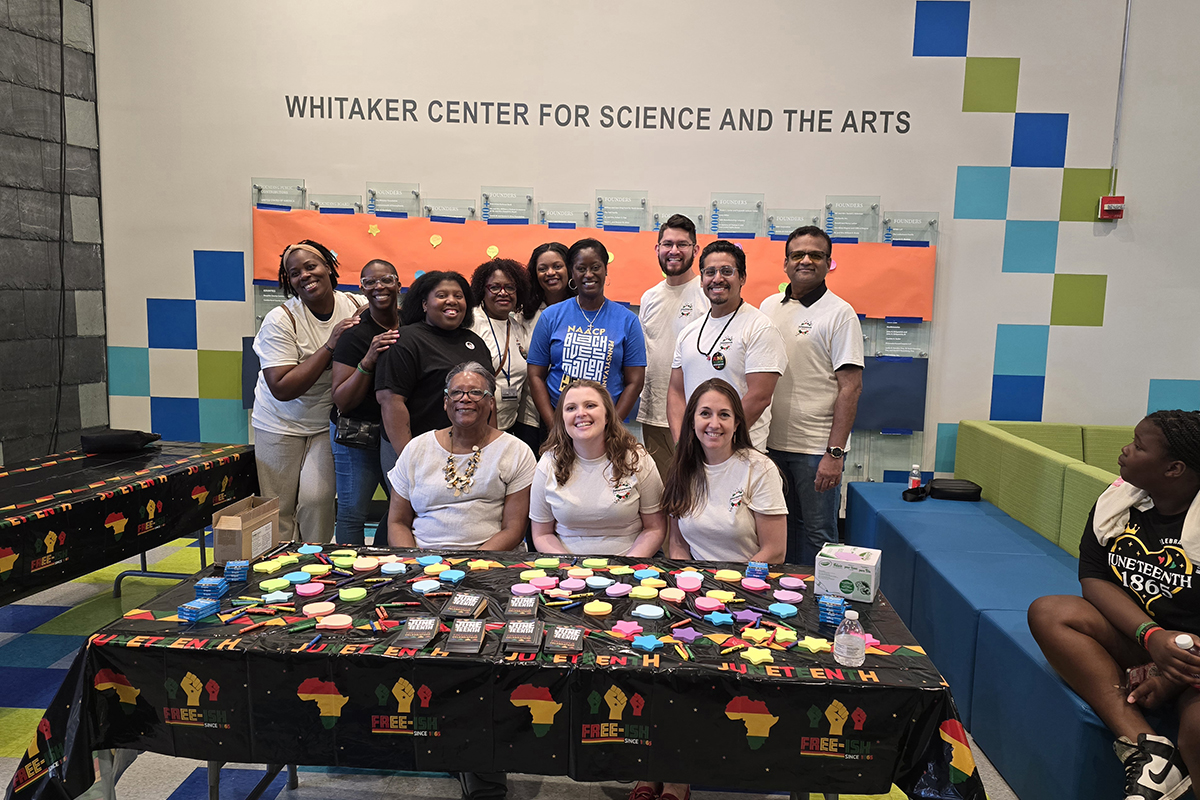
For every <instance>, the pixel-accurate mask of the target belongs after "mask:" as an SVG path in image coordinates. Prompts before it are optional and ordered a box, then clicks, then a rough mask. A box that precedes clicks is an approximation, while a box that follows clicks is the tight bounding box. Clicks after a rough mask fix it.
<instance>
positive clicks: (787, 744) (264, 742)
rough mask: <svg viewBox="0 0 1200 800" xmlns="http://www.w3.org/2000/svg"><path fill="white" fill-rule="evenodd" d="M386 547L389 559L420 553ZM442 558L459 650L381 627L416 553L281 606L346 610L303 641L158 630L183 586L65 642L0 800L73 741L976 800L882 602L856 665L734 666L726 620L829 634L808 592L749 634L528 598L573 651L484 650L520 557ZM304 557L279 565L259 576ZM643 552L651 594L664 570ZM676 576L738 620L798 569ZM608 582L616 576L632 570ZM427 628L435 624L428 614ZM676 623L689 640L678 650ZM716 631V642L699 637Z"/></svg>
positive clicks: (249, 757) (407, 592) (58, 761)
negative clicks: (653, 580)
mask: <svg viewBox="0 0 1200 800" xmlns="http://www.w3.org/2000/svg"><path fill="white" fill-rule="evenodd" d="M285 547H287V546H285ZM331 549H332V548H331V547H330V546H326V550H327V551H329V550H331ZM359 550H360V552H362V553H368V554H369V553H376V554H378V553H384V552H388V551H372V550H370V549H369V548H359ZM394 552H395V553H396V554H397V555H399V556H401V558H402V559H405V560H408V561H411V560H412V558H413V556H415V555H420V554H421V553H420V552H419V551H417V552H414V551H394ZM442 555H444V556H445V557H446V559H447V560H448V561H450V562H453V563H454V564H455V565H456V566H457V567H458V568H461V569H462V570H464V571H465V572H466V577H465V578H464V579H463V581H462V583H461V584H459V585H458V587H456V588H457V590H458V591H465V592H472V593H476V594H479V595H482V596H483V597H485V598H487V601H488V602H487V606H486V608H485V609H484V612H483V614H482V617H481V618H482V619H485V620H486V621H487V622H488V623H490V624H491V627H492V628H494V630H489V631H488V633H487V634H486V637H485V641H484V644H483V648H482V650H481V652H480V653H478V654H475V655H456V654H450V653H448V652H447V633H446V632H445V631H443V632H441V633H440V634H439V635H438V636H437V638H435V639H434V640H433V641H432V642H430V644H429V645H427V646H425V647H420V648H416V647H406V646H404V645H403V644H402V643H400V642H398V641H397V638H398V636H399V634H400V630H401V628H400V627H399V625H398V623H399V622H403V620H404V619H406V618H407V617H409V616H413V615H436V614H439V613H440V612H443V606H444V605H445V604H446V603H447V602H449V598H445V597H438V598H422V597H419V596H416V595H414V593H413V590H412V586H413V584H412V583H411V582H410V581H411V579H412V578H414V577H416V576H417V574H418V571H419V570H421V567H420V566H419V565H416V564H410V565H409V566H408V572H407V574H404V575H400V576H397V577H395V578H393V579H391V580H389V581H377V582H368V578H378V575H379V573H378V572H375V573H368V574H360V575H359V576H358V577H356V578H353V579H351V583H350V586H351V587H353V586H355V585H361V586H364V587H370V588H369V589H368V593H367V598H366V599H365V600H362V601H358V602H342V601H340V600H339V599H338V592H339V589H338V588H336V587H330V588H329V589H328V590H327V591H326V592H325V594H324V595H322V596H321V597H317V598H313V599H309V598H296V600H297V601H299V602H298V603H297V608H300V607H302V606H303V604H305V603H307V602H313V601H314V600H316V601H319V600H323V599H327V598H329V599H332V600H334V601H335V602H336V604H337V606H338V608H337V610H338V612H339V613H346V614H349V615H350V616H351V617H352V618H353V620H354V625H355V627H353V628H351V629H350V630H347V631H343V632H332V631H326V632H323V633H322V637H321V639H320V640H319V641H318V642H317V643H315V644H312V645H311V646H310V645H309V643H310V642H312V640H313V637H314V633H315V632H314V631H313V630H298V631H291V630H290V628H291V627H293V626H294V625H297V624H301V623H302V622H303V621H304V618H303V616H302V614H301V613H296V614H295V615H292V614H291V612H285V611H280V612H279V614H278V615H277V616H276V617H266V616H259V617H253V619H256V620H264V619H271V620H273V622H272V624H269V625H267V626H266V627H260V628H257V629H255V630H252V631H246V632H245V633H241V629H242V628H243V627H244V626H245V625H246V624H247V623H246V622H245V621H244V620H243V621H242V622H231V623H230V624H224V623H223V622H222V621H221V620H219V619H216V618H209V619H207V620H202V621H200V622H199V623H196V624H185V623H181V622H179V621H177V617H176V616H175V612H176V609H177V606H178V605H180V604H181V603H183V602H186V601H188V600H190V599H192V598H193V597H194V587H193V584H192V582H190V581H189V582H185V583H183V584H181V585H179V586H178V587H175V588H173V589H172V590H170V591H168V592H166V593H164V594H163V595H161V596H159V597H158V598H156V599H155V600H153V601H152V602H150V603H148V604H147V605H146V606H145V607H144V608H141V609H135V610H133V611H131V612H129V613H128V614H127V615H126V617H125V618H124V619H122V620H119V621H117V622H115V623H113V624H112V625H109V626H108V627H106V628H104V629H103V630H102V631H100V632H99V633H98V634H96V635H94V636H93V637H92V638H91V640H90V642H89V644H88V645H87V646H86V647H85V648H84V649H83V650H81V651H80V654H79V656H78V657H77V659H76V661H75V663H74V664H73V666H72V667H71V670H70V673H69V675H68V678H67V680H66V682H65V683H64V684H63V688H62V690H61V691H60V692H59V695H58V697H57V698H56V699H55V701H54V703H53V705H52V706H51V708H50V709H49V710H48V711H47V713H46V717H45V720H44V721H43V726H42V727H41V728H40V729H39V733H38V735H37V736H36V738H35V742H34V745H33V747H32V748H31V752H30V753H29V754H26V756H25V758H24V759H23V760H22V762H21V766H20V769H19V770H18V772H17V774H16V776H15V777H14V779H13V782H12V783H10V786H9V796H11V797H20V798H26V797H31V798H32V797H53V796H60V795H58V793H57V792H58V789H57V788H56V787H54V786H53V784H56V783H59V782H60V781H61V782H62V783H63V785H64V786H65V789H66V791H67V794H69V796H72V797H74V796H76V795H77V794H78V793H79V792H81V791H82V790H83V789H85V788H86V787H87V786H89V785H90V784H91V783H92V779H93V778H92V759H91V751H92V750H93V749H98V748H101V747H127V748H136V749H144V750H150V751H154V752H158V753H164V754H168V755H177V756H184V757H188V758H196V759H207V760H222V761H242V762H258V763H296V764H313V765H328V766H344V767H374V768H385V769H405V770H450V771H455V770H469V771H477V772H491V771H499V770H503V771H511V772H528V773H538V774H558V775H570V776H572V777H574V778H576V779H578V780H614V779H617V780H632V779H638V778H644V779H653V780H665V781H683V782H689V781H690V782H696V783H704V784H707V785H716V786H724V787H731V788H744V789H755V790H760V791H770V790H797V791H816V792H826V791H828V792H835V791H839V792H851V791H852V792H865V793H886V792H887V791H888V789H889V786H890V784H891V783H893V782H895V783H896V784H897V785H899V786H900V787H901V788H902V789H904V790H905V791H906V792H908V793H909V795H910V796H912V797H922V798H947V799H950V798H953V799H955V800H976V799H978V800H984V793H983V787H982V784H981V783H980V780H979V777H978V773H977V772H976V770H975V765H974V761H973V759H972V757H971V753H970V750H969V748H968V747H967V745H966V736H965V733H964V732H963V728H962V725H961V724H960V723H959V721H958V719H957V713H956V711H955V708H954V704H953V701H952V700H951V697H950V692H949V689H948V688H947V687H946V685H945V683H944V681H943V680H942V678H941V676H940V675H939V674H938V672H937V670H936V669H935V668H934V666H933V664H932V663H931V662H930V661H929V659H928V657H927V656H926V655H925V654H924V652H923V650H921V648H920V647H919V646H918V645H917V644H916V642H915V641H913V639H912V636H911V634H910V633H909V632H908V630H907V629H906V628H905V627H904V625H903V624H902V623H901V622H900V621H899V619H898V618H897V616H896V614H895V612H894V611H893V610H892V608H891V607H890V606H889V605H888V603H887V602H886V600H885V599H883V598H882V596H881V597H880V598H878V599H877V600H876V602H875V603H874V604H872V605H869V606H868V605H864V604H854V607H855V608H857V609H858V610H859V611H860V613H861V616H862V619H863V622H864V626H865V628H866V630H867V632H868V633H870V634H872V635H874V636H875V637H877V638H878V639H879V640H880V643H879V644H878V645H875V646H873V647H872V648H871V649H869V650H868V655H867V659H866V663H865V664H864V665H863V666H862V667H861V668H858V669H851V668H846V667H842V666H839V665H838V664H837V663H836V662H835V661H834V659H833V657H832V654H831V653H829V652H812V651H810V650H809V649H805V648H804V647H803V646H792V647H790V649H771V648H769V647H768V648H766V649H765V652H766V654H767V655H769V656H770V658H771V661H770V662H769V663H760V664H754V663H752V662H751V661H750V660H748V659H747V658H745V657H744V654H746V653H748V652H749V648H745V647H741V648H739V643H742V642H749V637H751V636H753V635H754V634H753V633H747V632H746V630H745V629H747V628H761V629H763V630H765V631H768V632H769V631H771V630H776V631H783V630H787V629H786V628H780V627H778V624H779V623H786V624H787V625H790V626H791V627H792V628H793V629H795V631H796V633H797V638H798V639H799V640H801V641H804V640H805V639H806V637H812V638H811V639H810V640H809V642H808V643H809V644H810V645H812V646H813V647H816V648H818V650H819V645H818V644H817V642H816V641H814V640H815V639H817V638H828V639H832V630H831V629H829V628H825V627H822V626H819V625H818V621H817V602H816V601H817V598H816V597H815V596H811V594H810V592H811V582H809V583H807V584H806V586H807V588H806V589H805V590H804V594H805V597H804V600H803V601H802V602H801V603H800V604H799V608H800V613H799V615H798V616H796V617H793V618H791V619H786V620H781V619H779V618H777V617H774V616H772V615H770V614H767V615H764V616H763V617H762V620H761V621H759V622H758V623H757V624H756V625H755V624H751V623H750V622H749V621H743V620H738V621H735V624H734V625H733V626H730V625H714V624H711V623H710V622H709V621H708V620H707V619H695V618H693V617H691V616H688V615H687V612H688V611H693V612H694V611H695V606H694V600H693V598H694V597H696V595H695V594H692V595H689V596H688V599H687V600H685V601H684V603H683V604H682V607H681V606H680V605H673V604H671V603H665V602H661V601H660V600H653V601H637V600H630V599H627V598H626V599H611V600H609V602H611V604H612V613H611V614H609V615H607V616H605V617H589V616H583V614H582V613H581V612H582V607H580V606H574V607H570V606H562V607H549V606H543V607H541V608H540V610H539V619H541V620H542V621H544V622H545V623H546V624H547V627H548V628H552V627H553V626H554V625H556V624H569V625H577V626H582V627H583V628H585V630H586V631H587V634H586V636H585V637H584V639H583V642H584V644H583V651H582V652H581V653H579V654H577V655H569V654H561V653H560V654H549V653H547V652H545V651H544V650H543V651H542V652H541V653H532V654H531V653H521V654H514V653H505V652H504V650H503V648H502V646H501V635H502V634H503V632H504V631H503V627H502V626H503V623H504V621H505V611H506V604H507V602H508V600H509V598H510V596H511V595H510V587H511V586H512V585H513V584H514V583H517V582H519V581H520V577H519V575H520V573H521V571H522V570H525V569H530V568H532V566H533V565H532V561H533V559H534V558H535V557H536V556H534V555H532V554H521V553H502V554H496V553H460V554H449V553H444V554H442ZM314 559H315V557H314V556H301V557H300V559H299V561H298V562H297V563H296V564H294V565H289V566H287V567H284V569H283V570H282V571H281V572H278V573H275V575H273V576H271V577H278V576H280V575H282V574H284V573H287V572H288V571H294V570H297V569H298V568H299V567H301V566H303V565H306V564H311V563H315V561H314ZM580 561H581V559H578V558H573V557H564V558H563V561H562V562H561V564H562V566H561V567H560V568H559V569H549V570H547V572H548V573H549V574H550V575H551V576H556V575H557V576H560V577H565V575H566V572H567V569H568V568H570V567H573V566H577V565H578V563H579V562H580ZM485 562H487V563H485ZM608 563H609V565H610V568H611V567H612V566H617V565H622V564H625V565H629V564H633V560H630V559H620V558H610V559H608ZM649 563H650V562H644V563H643V566H645V565H646V564H649ZM653 564H654V565H657V566H658V567H660V568H661V569H662V571H663V574H662V577H663V578H664V579H665V580H666V582H667V583H668V584H669V585H674V574H673V573H676V572H677V571H678V570H680V569H681V568H682V567H684V566H685V564H683V563H681V562H669V561H658V562H653ZM696 566H698V567H700V568H701V569H702V570H704V576H705V580H704V583H705V585H704V587H703V588H702V590H701V593H703V592H705V591H707V590H710V589H724V590H730V591H733V592H735V594H736V595H737V596H738V597H740V598H743V599H744V600H743V602H742V603H735V604H731V605H730V606H729V610H730V611H743V612H744V611H746V610H747V609H754V608H757V609H768V606H769V604H770V603H772V602H773V599H772V597H771V595H772V593H773V591H774V590H775V589H776V588H778V585H779V584H778V578H779V577H782V576H783V575H796V576H802V577H807V575H806V573H807V572H808V570H806V569H804V568H800V567H789V566H784V567H778V568H776V569H777V570H778V572H773V573H772V577H771V578H770V579H769V583H770V584H771V586H772V588H771V589H770V590H768V591H767V592H764V593H755V592H750V591H747V590H745V589H742V588H741V587H740V585H738V584H730V583H720V582H718V581H717V580H716V577H715V569H716V568H718V567H720V566H723V565H714V564H712V563H705V564H697V565H696ZM727 566H733V567H734V568H736V567H737V565H727ZM742 566H743V567H744V565H742ZM484 567H490V568H484ZM210 572H211V570H210ZM596 574H597V575H602V576H604V575H609V572H608V571H607V570H604V569H597V570H596ZM263 577H265V576H263V575H255V574H253V573H252V575H251V580H250V584H251V585H250V586H247V585H246V584H233V587H232V589H231V591H230V593H229V595H227V596H226V597H225V598H224V599H223V601H222V606H223V609H231V608H232V605H231V604H232V601H233V598H234V597H236V596H254V595H258V594H260V588H259V586H258V581H259V580H260V579H262V578H263ZM612 577H614V578H616V579H618V580H621V581H624V582H628V583H637V581H636V580H635V579H634V577H633V576H632V575H613V576H612ZM338 580H342V579H341V578H338ZM603 592H604V590H600V591H598V592H597V595H602V594H603ZM584 599H585V600H588V601H590V600H592V599H595V598H584ZM392 602H409V603H417V604H416V605H412V606H399V607H392V608H391V609H389V610H388V613H389V615H390V617H389V619H388V620H386V621H383V622H380V620H379V615H378V612H377V610H376V608H377V604H380V603H392ZM644 602H648V603H650V604H655V605H661V606H663V607H665V608H666V609H667V612H668V613H667V616H666V617H665V618H663V619H661V620H653V621H651V620H645V619H638V618H637V617H634V616H632V615H631V614H630V612H631V611H632V610H633V609H634V608H635V607H636V606H638V605H641V604H642V603H644ZM744 619H745V620H748V619H749V618H748V617H746V618H744ZM684 620H687V623H686V624H685V625H683V626H679V627H675V628H672V627H671V626H672V625H673V624H675V623H677V622H682V621H684ZM622 621H624V622H637V623H638V624H640V625H642V626H643V628H644V630H643V632H642V633H641V634H640V635H643V636H645V635H654V636H655V637H657V638H658V640H659V641H660V642H661V643H662V645H663V646H662V647H661V648H660V649H657V650H655V651H654V652H643V651H641V650H638V649H636V648H635V647H633V646H632V645H633V640H632V639H629V638H618V637H616V636H614V635H613V634H612V631H613V629H614V627H615V626H616V625H617V623H619V622H622ZM442 622H443V623H449V622H451V620H449V619H447V618H446V617H445V616H444V615H443V617H442ZM769 622H774V623H776V626H774V627H773V626H771V625H768V624H767V623H769ZM683 628H687V629H689V630H688V631H687V632H685V631H684V630H683ZM693 635H699V636H700V637H701V638H696V639H695V640H694V641H692V642H691V644H690V645H688V646H687V647H684V646H683V644H682V643H683V642H684V641H686V640H687V639H690V638H691V637H692V636H693ZM710 635H711V637H712V638H710ZM777 635H778V634H777ZM785 635H786V634H785ZM723 636H729V637H732V638H726V639H724V640H723V641H714V639H717V640H720V639H721V638H722V637H723ZM668 637H669V638H668ZM664 639H666V641H663V640H664ZM677 647H678V649H677ZM731 648H739V649H731ZM755 655H756V656H759V655H762V654H761V653H755ZM48 775H54V776H56V777H55V778H54V780H47V776H48Z"/></svg>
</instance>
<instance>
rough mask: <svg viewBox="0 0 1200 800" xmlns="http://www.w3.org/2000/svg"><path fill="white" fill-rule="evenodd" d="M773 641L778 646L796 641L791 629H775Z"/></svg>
mask: <svg viewBox="0 0 1200 800" xmlns="http://www.w3.org/2000/svg"><path fill="white" fill-rule="evenodd" d="M775 641H776V642H777V643H778V644H787V643H788V642H794V641H796V632H795V631H794V630H792V629H791V628H776V629H775Z"/></svg>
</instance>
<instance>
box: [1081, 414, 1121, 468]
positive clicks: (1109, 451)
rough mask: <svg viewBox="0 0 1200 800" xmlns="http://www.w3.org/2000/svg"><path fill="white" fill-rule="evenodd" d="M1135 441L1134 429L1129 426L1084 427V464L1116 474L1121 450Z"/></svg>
mask: <svg viewBox="0 0 1200 800" xmlns="http://www.w3.org/2000/svg"><path fill="white" fill-rule="evenodd" d="M1132 441H1133V428H1132V427H1130V426H1127V425H1084V426H1083V462H1084V463H1085V464H1091V465H1092V466H1093V467H1099V468H1100V469H1103V470H1107V471H1109V472H1116V471H1117V470H1118V467H1117V456H1119V455H1121V448H1122V447H1124V446H1125V445H1127V444H1129V443H1130V442H1132Z"/></svg>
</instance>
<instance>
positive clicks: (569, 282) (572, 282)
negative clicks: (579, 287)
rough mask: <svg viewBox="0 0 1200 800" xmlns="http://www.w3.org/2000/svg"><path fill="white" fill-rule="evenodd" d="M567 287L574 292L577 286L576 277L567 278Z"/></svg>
mask: <svg viewBox="0 0 1200 800" xmlns="http://www.w3.org/2000/svg"><path fill="white" fill-rule="evenodd" d="M567 288H568V289H570V290H571V291H572V292H573V291H575V289H576V286H575V279H574V278H567Z"/></svg>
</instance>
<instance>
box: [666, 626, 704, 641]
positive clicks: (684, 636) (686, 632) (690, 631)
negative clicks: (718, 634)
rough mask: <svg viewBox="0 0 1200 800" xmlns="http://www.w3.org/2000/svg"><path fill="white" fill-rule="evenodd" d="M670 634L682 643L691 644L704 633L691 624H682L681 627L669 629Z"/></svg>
mask: <svg viewBox="0 0 1200 800" xmlns="http://www.w3.org/2000/svg"><path fill="white" fill-rule="evenodd" d="M671 635H672V636H674V637H675V638H676V639H678V640H679V641H681V642H683V643H684V644H691V643H692V642H694V641H696V640H697V639H699V638H700V637H701V636H703V635H704V634H702V633H700V631H698V630H696V629H695V628H693V627H692V626H691V625H684V626H683V627H682V628H676V629H675V630H673V631H671Z"/></svg>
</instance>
